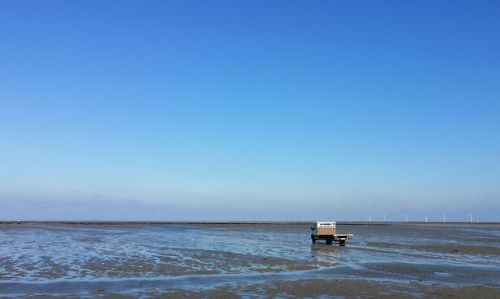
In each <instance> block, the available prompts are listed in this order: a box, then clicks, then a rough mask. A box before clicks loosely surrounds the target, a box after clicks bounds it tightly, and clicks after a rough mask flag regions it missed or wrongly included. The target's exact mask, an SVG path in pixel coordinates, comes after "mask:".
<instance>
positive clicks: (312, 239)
mask: <svg viewBox="0 0 500 299" xmlns="http://www.w3.org/2000/svg"><path fill="white" fill-rule="evenodd" d="M311 241H312V242H313V244H314V243H316V237H315V236H314V235H311Z"/></svg>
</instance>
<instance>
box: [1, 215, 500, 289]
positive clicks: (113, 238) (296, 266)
mask: <svg viewBox="0 0 500 299" xmlns="http://www.w3.org/2000/svg"><path fill="white" fill-rule="evenodd" d="M311 225H312V223H302V222H300V223H139V222H136V223H127V222H107V223H103V222H95V223H91V222H87V223H85V222H82V223H77V222H73V223H69V222H10V223H3V224H0V297H13V296H20V297H31V296H37V297H38V296H41V297H58V296H59V297H67V296H77V297H81V296H83V297H85V296H88V297H96V296H98V297H165V298H169V297H172V298H178V297H194V298H198V297H199V298H206V297H209V298H210V297H214V298H215V297H217V298H220V297H247V298H253V297H276V296H280V297H294V296H299V297H307V296H310V297H320V296H340V297H348V298H349V297H356V296H362V297H382V296H383V297H396V298H399V297H450V296H457V297H481V298H499V297H500V225H499V224H464V223H462V224H438V223H429V224H423V223H376V224H370V223H340V224H339V225H338V228H337V230H338V232H342V233H353V234H354V238H353V239H352V240H351V241H350V242H348V243H347V246H345V247H341V246H338V245H333V246H328V245H325V244H321V243H317V244H311V241H310V237H309V236H310V229H309V227H310V226H311Z"/></svg>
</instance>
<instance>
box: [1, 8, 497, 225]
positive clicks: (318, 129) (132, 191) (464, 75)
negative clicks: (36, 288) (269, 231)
mask: <svg viewBox="0 0 500 299" xmlns="http://www.w3.org/2000/svg"><path fill="white" fill-rule="evenodd" d="M499 14H500V3H499V2H496V1H356V2H351V1H347V2H346V1H315V2H306V1H190V0H188V1H146V2H144V1H2V2H1V3H0V43H1V46H0V205H1V208H0V219H4V220H7V219H37V220H56V219H57V220H71V219H74V220H85V219H87V220H90V219H92V220H314V219H333V220H368V219H372V220H373V221H376V220H382V219H383V218H384V217H385V219H386V220H391V221H401V220H403V221H404V220H405V219H406V217H408V219H409V220H410V221H416V220H419V221H423V220H424V219H425V217H426V216H427V217H428V218H427V219H429V221H441V220H442V218H443V214H444V215H446V217H447V220H449V221H468V220H469V219H470V217H471V216H472V217H473V219H474V220H480V221H500V218H499V217H500V216H499V215H500V158H499V157H500V155H499V154H500V134H499V133H500V116H499V115H500V99H499V95H500V54H499V53H500V39H499V36H500V18H498V15H499Z"/></svg>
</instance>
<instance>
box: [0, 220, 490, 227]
mask: <svg viewBox="0 0 500 299" xmlns="http://www.w3.org/2000/svg"><path fill="white" fill-rule="evenodd" d="M336 222H337V224H338V225H440V226H448V225H471V226H476V225H500V222H491V221H490V222H472V223H471V222H451V221H450V222H446V223H443V222H423V221H408V222H404V221H371V222H368V221H336ZM314 223H315V221H134V220H130V221H128V220H126V221H122V220H116V221H113V220H109V221H104V220H95V221H93V220H85V221H74V220H61V221H57V220H47V221H45V220H0V225H4V224H10V225H15V224H66V225H131V224H132V225H134V224H136V225H153V224H154V225H312V224H314Z"/></svg>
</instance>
